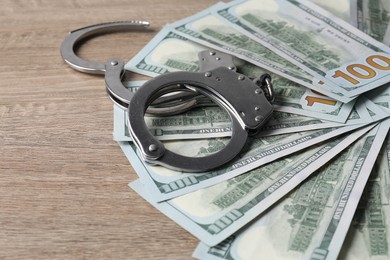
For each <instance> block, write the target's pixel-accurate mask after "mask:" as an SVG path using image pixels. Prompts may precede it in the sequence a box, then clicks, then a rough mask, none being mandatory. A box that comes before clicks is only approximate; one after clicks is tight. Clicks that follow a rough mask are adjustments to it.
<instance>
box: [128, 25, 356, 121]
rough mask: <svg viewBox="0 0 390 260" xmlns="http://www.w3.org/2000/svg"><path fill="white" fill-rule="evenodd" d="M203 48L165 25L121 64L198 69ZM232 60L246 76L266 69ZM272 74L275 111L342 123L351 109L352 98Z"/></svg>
mask: <svg viewBox="0 0 390 260" xmlns="http://www.w3.org/2000/svg"><path fill="white" fill-rule="evenodd" d="M206 49H207V48H206V47H204V46H202V45H200V44H197V43H194V42H191V41H189V40H188V39H186V38H184V37H182V36H180V35H178V34H176V33H173V32H172V31H171V29H170V28H169V27H165V28H164V29H162V30H161V31H160V32H159V33H158V34H157V35H156V36H155V37H154V38H153V40H152V41H151V42H149V43H148V44H147V45H146V46H145V47H144V49H142V50H141V51H140V52H139V53H138V54H137V55H136V56H135V57H134V58H133V59H131V60H130V61H129V62H128V63H127V64H126V65H125V67H126V69H127V70H131V71H134V72H137V73H141V74H144V75H147V76H151V77H155V76H157V75H160V74H163V73H166V72H173V71H180V70H184V71H192V72H196V71H198V70H199V65H198V53H199V52H200V51H203V50H206ZM234 63H235V65H236V67H237V68H238V70H239V71H240V72H241V73H243V74H245V75H247V76H249V77H258V76H259V75H261V74H263V73H265V72H266V71H264V70H263V69H260V68H259V67H257V66H254V65H252V64H249V63H247V62H244V61H242V60H239V59H235V60H234ZM272 77H273V79H272V81H273V86H274V91H275V94H276V100H275V102H274V105H275V110H277V111H282V112H288V113H294V114H300V115H304V116H309V117H314V118H318V119H323V120H328V121H335V122H339V123H344V122H345V121H346V120H347V118H348V115H349V114H350V112H351V110H352V107H353V104H354V101H351V102H349V103H347V104H344V103H342V102H340V101H336V100H334V99H331V98H328V97H325V96H321V95H320V94H318V93H314V92H313V91H312V90H310V89H308V88H305V87H303V86H300V85H298V84H295V83H293V82H292V81H290V80H287V79H284V78H282V77H278V76H277V75H276V74H272Z"/></svg>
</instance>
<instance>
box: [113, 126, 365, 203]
mask: <svg viewBox="0 0 390 260" xmlns="http://www.w3.org/2000/svg"><path fill="white" fill-rule="evenodd" d="M361 126H362V125H351V126H345V127H340V128H326V129H321V130H313V131H307V132H298V133H293V134H284V135H276V136H265V137H258V138H251V139H249V140H248V141H247V144H248V145H247V147H246V149H243V150H242V151H241V152H240V153H239V154H238V155H237V157H236V158H235V159H234V160H232V161H231V162H229V163H227V164H225V165H223V166H222V167H220V168H218V169H216V170H213V171H209V172H203V173H195V174H194V173H185V172H179V171H173V170H170V169H167V168H165V167H161V166H152V165H149V164H147V163H145V162H144V161H143V160H142V157H141V155H140V154H138V152H137V149H136V147H135V145H134V144H132V143H131V142H127V143H121V148H122V150H123V152H124V153H125V155H126V157H127V158H128V159H129V161H130V163H131V164H132V166H133V168H134V169H135V171H136V172H137V174H138V176H139V177H140V179H141V182H142V183H143V184H144V185H145V188H146V190H148V193H150V198H151V200H152V201H164V200H167V199H171V198H174V197H177V196H180V195H184V194H187V193H190V192H193V191H196V190H199V189H202V188H205V187H209V186H212V185H215V184H218V183H220V182H222V181H225V180H228V179H231V178H233V177H235V176H238V175H240V174H242V173H245V172H248V171H250V170H253V169H255V168H257V167H260V166H262V165H265V164H267V163H270V162H272V161H274V160H277V159H279V158H282V157H284V156H287V155H289V154H292V153H295V152H298V151H301V150H303V149H305V148H307V147H309V146H311V145H314V144H318V143H321V142H323V141H325V140H329V139H331V138H333V137H336V136H339V135H341V134H344V133H346V132H350V131H353V130H356V129H358V128H360V127H361ZM228 141H229V140H228V139H209V140H207V139H206V140H180V141H169V142H168V141H166V142H164V145H165V148H166V149H168V150H171V151H173V152H180V153H181V154H183V155H185V156H189V157H199V156H207V155H209V154H211V153H215V152H217V151H219V150H221V149H223V148H224V147H225V146H226V143H227V142H228Z"/></svg>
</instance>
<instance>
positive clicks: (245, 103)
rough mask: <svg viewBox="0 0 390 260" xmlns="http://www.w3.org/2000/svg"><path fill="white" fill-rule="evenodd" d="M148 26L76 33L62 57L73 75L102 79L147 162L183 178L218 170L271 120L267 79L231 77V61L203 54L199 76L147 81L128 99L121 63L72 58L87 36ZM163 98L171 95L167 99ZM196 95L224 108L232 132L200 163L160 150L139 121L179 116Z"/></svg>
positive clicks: (174, 74) (110, 26)
mask: <svg viewBox="0 0 390 260" xmlns="http://www.w3.org/2000/svg"><path fill="white" fill-rule="evenodd" d="M148 25H149V23H148V22H142V21H130V22H113V23H104V24H97V25H92V26H88V27H84V28H80V29H77V30H75V31H72V32H70V33H69V35H68V36H67V37H66V38H65V39H64V41H63V43H62V45H61V55H62V57H63V59H64V60H65V62H66V63H68V64H69V65H70V66H71V67H72V68H74V69H76V70H79V71H82V72H86V73H92V74H104V75H105V82H106V89H107V93H108V95H109V96H110V98H111V99H112V100H113V101H114V102H115V103H116V104H118V105H119V106H120V107H122V108H124V109H125V108H127V109H128V113H127V114H128V128H129V132H130V135H131V137H132V139H133V141H134V144H135V145H136V146H137V148H138V149H139V150H140V152H141V154H142V157H143V159H144V160H145V161H146V162H148V163H151V164H158V165H162V166H165V167H168V168H171V169H175V170H180V171H184V172H205V171H209V170H212V169H214V168H217V167H219V166H222V165H223V164H225V163H227V162H229V161H230V160H232V159H233V158H234V157H235V156H236V155H238V153H239V152H240V151H241V149H242V148H243V147H244V145H245V143H246V140H247V137H248V135H252V134H256V133H258V132H259V130H260V128H261V127H262V126H263V125H264V123H265V122H266V121H267V119H268V118H269V117H270V115H271V114H272V112H273V106H272V104H271V102H272V101H273V99H274V93H273V89H272V84H271V77H270V76H269V75H268V74H263V75H262V76H260V77H258V78H256V79H250V78H248V77H247V76H245V75H242V74H240V73H238V72H237V71H236V67H235V66H234V64H233V59H232V57H231V56H230V55H227V54H224V53H220V52H216V51H206V52H200V53H199V62H200V72H184V71H183V72H172V73H167V74H163V75H160V76H157V77H155V78H153V79H151V80H149V81H147V82H146V83H145V84H144V85H143V86H142V87H140V88H139V90H137V92H135V93H133V92H130V91H129V90H127V89H126V88H125V87H124V86H123V83H122V76H123V74H124V63H123V61H120V60H110V61H107V62H106V63H104V64H103V63H98V62H92V61H85V60H83V59H81V58H79V57H78V56H77V55H76V54H75V47H76V46H77V45H78V44H80V43H81V41H82V40H84V39H85V38H86V37H90V36H91V35H94V34H102V33H108V32H113V31H118V30H129V29H134V28H140V27H147V26H148ZM168 93H172V94H170V95H166V94H168ZM200 94H202V95H204V96H206V97H208V98H210V99H211V100H212V101H213V102H214V103H216V104H218V105H220V106H221V107H223V108H224V109H225V110H226V111H227V112H228V114H229V115H230V118H231V121H232V129H233V131H232V136H231V139H230V142H229V143H228V144H227V145H226V146H225V147H224V148H223V149H222V150H221V151H219V152H217V153H214V154H211V155H209V156H205V157H187V156H183V155H179V154H176V153H174V152H172V151H169V150H167V149H165V147H164V145H163V144H162V143H161V142H160V141H159V140H157V139H156V138H155V137H154V136H153V135H152V134H151V133H150V132H149V130H148V128H147V126H146V124H145V121H144V116H145V113H146V112H147V110H148V108H149V107H150V108H151V109H150V108H149V109H150V111H151V112H150V113H156V114H159V115H167V114H173V113H180V112H182V111H185V110H187V109H190V108H192V107H193V106H194V105H196V99H197V98H198V97H199V95H200ZM176 101H177V102H176ZM153 106H154V108H153ZM167 107H169V109H168V110H167ZM148 111H149V110H148ZM166 111H170V112H169V113H167V112H166Z"/></svg>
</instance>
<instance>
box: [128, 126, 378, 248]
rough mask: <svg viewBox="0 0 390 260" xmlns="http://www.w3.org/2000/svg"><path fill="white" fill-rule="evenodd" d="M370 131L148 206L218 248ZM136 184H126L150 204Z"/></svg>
mask: <svg viewBox="0 0 390 260" xmlns="http://www.w3.org/2000/svg"><path fill="white" fill-rule="evenodd" d="M372 127H373V126H370V127H366V128H363V129H361V130H359V131H356V132H354V133H353V134H351V135H348V136H340V137H337V138H335V139H332V140H330V141H328V142H325V143H323V144H320V145H318V146H315V147H311V148H309V149H306V150H304V151H302V152H301V153H298V154H293V155H290V156H288V157H285V158H282V159H279V160H277V161H274V162H272V163H270V164H267V165H265V166H263V167H259V168H257V169H255V170H252V171H250V172H248V173H244V174H242V175H239V176H237V177H234V178H232V179H230V180H227V181H223V182H221V183H219V184H217V185H214V186H211V187H208V188H204V189H201V190H198V191H195V192H192V193H189V194H186V195H183V196H180V197H177V198H174V199H171V200H167V201H164V202H160V203H153V202H152V201H151V200H150V199H149V202H150V203H151V204H153V206H155V207H156V208H158V209H159V210H160V211H161V212H163V213H164V214H166V215H167V216H168V217H170V218H172V219H173V220H174V221H175V222H177V223H178V224H179V225H181V226H182V227H183V228H185V229H186V230H188V231H189V232H190V233H192V234H193V235H194V236H196V237H197V238H198V239H200V241H202V243H204V244H207V245H209V246H214V245H217V244H218V243H220V242H222V241H223V240H225V239H226V238H228V237H229V236H231V235H232V234H233V233H235V232H236V231H237V230H238V229H240V228H242V227H243V226H244V225H246V224H247V223H249V222H250V221H251V220H253V219H254V218H255V217H257V216H258V215H259V214H261V213H262V212H264V211H265V210H266V209H267V208H268V207H270V206H271V205H272V204H274V203H275V202H277V201H278V200H279V199H281V198H282V197H283V196H284V195H286V194H287V193H288V192H290V191H291V190H292V189H294V188H295V187H296V186H297V185H299V184H300V183H301V182H302V181H303V180H304V179H305V178H307V177H308V176H309V175H310V174H312V173H313V172H315V171H316V170H317V169H319V168H320V167H322V166H323V165H324V164H326V163H327V162H328V161H330V160H331V158H333V157H334V156H336V155H337V154H339V153H340V152H341V151H342V150H343V149H345V148H346V147H348V146H349V145H351V143H353V142H354V141H356V140H357V139H358V138H359V137H361V136H362V135H363V134H364V133H366V132H367V131H369V129H371V128H372ZM140 183H141V182H138V183H133V184H130V187H132V188H133V189H135V190H136V191H137V192H138V193H139V194H140V195H141V196H143V197H144V198H145V199H146V200H148V194H147V192H146V191H145V189H141V188H140Z"/></svg>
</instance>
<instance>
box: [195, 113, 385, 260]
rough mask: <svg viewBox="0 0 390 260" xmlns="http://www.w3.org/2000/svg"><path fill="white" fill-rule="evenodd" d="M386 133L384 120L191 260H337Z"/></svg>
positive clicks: (202, 249)
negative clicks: (195, 259) (255, 215)
mask: <svg viewBox="0 0 390 260" xmlns="http://www.w3.org/2000/svg"><path fill="white" fill-rule="evenodd" d="M388 130H389V120H387V121H384V122H382V123H381V124H380V125H378V126H377V127H375V128H374V129H372V130H371V131H370V132H368V133H367V134H366V135H365V136H364V137H363V138H361V139H359V141H357V142H356V143H355V144H354V145H353V146H351V147H350V148H348V149H347V150H345V151H344V152H342V153H341V155H340V156H338V157H337V158H336V159H334V160H333V161H331V162H330V163H329V164H327V165H326V166H325V167H323V168H321V169H320V170H319V171H317V172H316V173H315V174H312V175H311V176H310V177H309V178H308V179H307V180H305V182H304V183H303V184H301V185H300V186H299V187H298V188H297V189H296V190H294V192H292V193H290V194H289V195H288V196H287V197H285V198H284V199H282V200H280V201H279V202H278V203H277V204H276V205H275V206H273V207H272V208H271V209H270V210H268V211H266V212H265V213H264V214H262V215H260V216H259V217H258V218H257V219H255V221H253V222H252V223H251V225H250V226H247V227H246V228H245V230H242V231H240V233H237V234H234V235H232V236H231V237H229V238H228V239H226V240H225V241H223V242H222V243H220V244H218V245H216V246H214V247H208V246H206V245H205V244H202V243H201V244H199V246H198V247H197V249H196V250H195V252H194V255H193V256H194V257H195V258H198V259H258V258H259V257H262V258H265V259H313V260H314V259H337V256H338V254H339V252H340V249H341V246H342V244H343V241H344V239H345V237H346V234H347V232H348V228H349V226H350V224H351V221H352V218H353V215H354V212H355V210H356V208H357V207H358V203H359V199H360V197H361V195H362V193H363V190H364V187H365V184H366V183H367V180H368V177H369V175H370V172H371V170H372V168H373V165H374V163H375V160H376V158H377V155H378V153H379V150H380V148H381V146H382V144H383V142H384V139H385V137H386V135H387V133H388ZM387 189H388V187H387ZM366 239H368V238H366ZM347 250H348V249H347ZM361 250H363V248H361ZM360 259H367V258H360Z"/></svg>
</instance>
